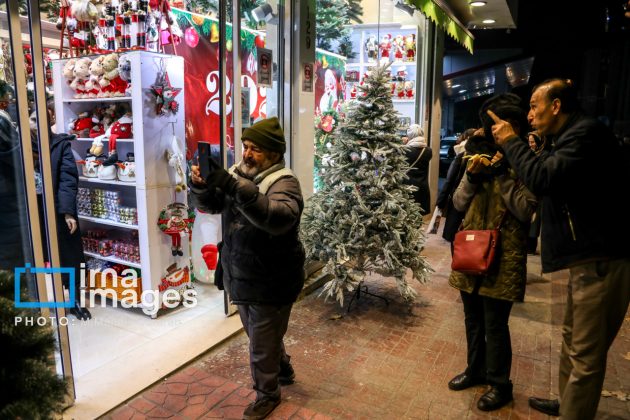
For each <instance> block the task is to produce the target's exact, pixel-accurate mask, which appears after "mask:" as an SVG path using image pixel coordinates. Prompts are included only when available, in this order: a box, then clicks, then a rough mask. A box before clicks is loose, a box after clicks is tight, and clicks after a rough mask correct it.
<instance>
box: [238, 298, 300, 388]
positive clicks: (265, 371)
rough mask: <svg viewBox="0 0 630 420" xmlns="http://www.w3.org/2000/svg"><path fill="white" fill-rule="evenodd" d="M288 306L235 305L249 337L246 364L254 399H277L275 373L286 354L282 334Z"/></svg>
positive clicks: (276, 378) (287, 320)
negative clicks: (247, 362) (254, 394)
mask: <svg viewBox="0 0 630 420" xmlns="http://www.w3.org/2000/svg"><path fill="white" fill-rule="evenodd" d="M292 306H293V304H288V305H238V313H239V315H240V317H241V322H242V323H243V327H244V328H245V332H246V333H247V336H248V337H249V365H250V369H251V373H252V379H253V380H254V389H255V390H256V399H261V398H263V397H269V398H274V399H277V398H280V384H279V383H278V374H279V373H280V366H281V365H282V364H289V360H290V357H289V356H288V355H287V353H286V351H285V349H284V341H283V339H284V334H285V333H286V332H287V327H288V326H289V316H290V315H291V307H292Z"/></svg>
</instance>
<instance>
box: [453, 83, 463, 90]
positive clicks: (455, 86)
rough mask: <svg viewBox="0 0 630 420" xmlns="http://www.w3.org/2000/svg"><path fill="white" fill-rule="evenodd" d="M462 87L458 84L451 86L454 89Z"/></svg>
mask: <svg viewBox="0 0 630 420" xmlns="http://www.w3.org/2000/svg"><path fill="white" fill-rule="evenodd" d="M460 86H461V85H460V84H459V83H458V84H456V85H453V86H451V87H452V88H453V89H455V88H458V87H460Z"/></svg>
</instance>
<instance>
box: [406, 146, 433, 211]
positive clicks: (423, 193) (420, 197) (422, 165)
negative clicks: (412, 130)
mask: <svg viewBox="0 0 630 420" xmlns="http://www.w3.org/2000/svg"><path fill="white" fill-rule="evenodd" d="M423 150H424V152H422V151H423ZM420 153H422V156H420ZM418 156H420V159H418ZM432 156H433V152H432V151H431V148H430V147H428V146H424V147H414V146H412V147H406V148H405V157H406V158H407V162H408V163H409V165H413V166H411V168H410V169H409V171H408V172H407V176H408V177H409V179H408V180H406V181H405V183H406V184H409V185H414V186H416V187H417V188H418V189H417V190H416V191H414V192H413V199H414V201H415V202H416V203H418V204H420V207H422V215H423V216H424V215H425V214H428V213H430V207H431V190H430V189H429V163H430V162H431V157H432Z"/></svg>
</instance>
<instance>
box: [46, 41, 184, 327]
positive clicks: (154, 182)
mask: <svg viewBox="0 0 630 420" xmlns="http://www.w3.org/2000/svg"><path fill="white" fill-rule="evenodd" d="M125 55H126V56H127V57H128V58H129V62H130V65H131V76H132V77H131V80H132V84H131V86H130V87H129V92H130V95H131V96H116V97H113V98H85V99H76V98H74V95H75V92H74V91H73V90H72V89H71V88H70V86H69V85H68V83H66V79H65V78H64V76H63V67H64V65H65V63H66V61H67V59H61V60H53V62H52V73H53V87H54V89H53V90H54V97H55V114H56V117H57V121H58V122H59V124H58V127H67V125H68V122H69V121H70V120H72V119H75V118H78V117H79V115H80V114H81V113H83V112H88V113H91V112H92V111H93V110H94V109H95V108H97V107H98V106H99V105H102V104H112V103H118V104H122V105H123V106H122V108H129V111H130V112H131V118H132V120H133V139H118V141H117V144H118V148H119V150H118V153H119V156H120V158H121V159H123V158H124V157H125V156H127V154H128V153H133V154H134V158H135V163H136V165H135V166H136V168H135V170H136V172H135V174H136V179H135V182H122V181H118V180H115V181H112V180H99V179H98V178H86V177H81V178H80V181H81V183H80V185H81V186H82V187H84V188H88V189H96V188H101V189H106V190H108V191H115V192H119V193H120V194H121V198H122V199H123V200H124V202H126V203H129V204H128V205H133V207H135V208H136V209H137V216H138V221H137V225H128V224H126V223H120V222H114V221H112V220H108V219H101V218H98V217H91V216H79V224H80V226H81V228H82V229H84V230H87V229H89V228H90V225H92V224H93V225H92V226H103V227H109V229H111V230H112V236H118V235H117V234H118V233H129V231H130V230H133V231H137V232H138V246H139V250H140V262H139V263H129V262H127V261H123V260H120V259H118V260H115V262H119V263H120V264H125V265H128V266H131V267H136V268H139V269H141V270H142V290H143V291H145V290H147V291H149V290H153V291H156V292H159V294H160V295H162V294H163V293H164V292H165V291H164V290H160V284H161V279H162V278H163V277H164V276H165V274H166V269H167V268H168V267H169V266H171V265H172V264H173V263H176V264H177V266H178V267H180V268H184V267H186V266H189V264H190V256H189V249H190V244H189V243H188V240H187V239H184V240H183V241H182V250H183V253H184V255H183V256H173V255H172V252H171V237H170V236H169V235H165V234H164V233H163V232H162V231H161V230H160V228H159V226H158V224H157V221H158V219H159V217H160V212H161V210H162V209H163V208H164V207H166V206H167V205H168V204H170V203H173V202H180V203H187V196H186V192H185V191H183V192H175V173H174V170H173V169H172V168H171V167H170V166H169V165H168V161H167V159H166V157H165V154H166V150H167V149H169V148H170V146H171V142H172V140H173V135H175V136H176V138H177V139H180V144H179V146H180V148H182V151H183V153H184V154H185V153H186V149H185V146H186V145H185V141H184V139H185V137H186V133H185V127H184V125H185V118H184V116H185V115H186V111H185V104H186V92H185V90H182V91H181V92H180V93H179V95H177V98H176V101H177V102H178V103H179V112H178V114H177V115H176V116H173V115H163V116H158V115H156V112H155V106H151V104H150V102H151V101H150V99H149V98H150V97H151V95H150V92H151V89H152V85H153V84H154V83H155V80H156V77H157V72H158V70H160V69H162V70H163V71H165V72H168V75H169V79H170V82H171V84H172V85H173V86H174V87H176V88H183V87H184V59H183V58H182V57H178V56H172V55H166V54H157V53H152V52H147V51H130V52H127V53H125ZM127 104H128V105H127ZM173 121H175V122H173ZM92 141H93V139H91V138H86V137H82V138H79V139H78V141H73V142H71V145H72V148H73V152H74V154H75V155H77V158H78V159H84V158H85V156H86V153H87V152H86V148H87V147H88V146H89V143H88V142H92ZM104 147H107V142H104ZM105 150H107V149H105ZM77 169H78V171H79V174H82V168H81V167H77ZM131 203H133V204H131ZM116 231H118V232H116ZM90 256H94V257H95V258H101V259H107V260H109V261H114V260H113V259H112V258H115V257H101V256H100V255H90ZM151 304H152V302H148V301H147V302H145V303H143V305H147V306H150V305H151ZM155 316H157V315H153V316H152V317H153V318H154V317H155Z"/></svg>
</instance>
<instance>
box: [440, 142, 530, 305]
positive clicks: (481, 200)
mask: <svg viewBox="0 0 630 420" xmlns="http://www.w3.org/2000/svg"><path fill="white" fill-rule="evenodd" d="M473 139H474V138H471V139H470V140H469V141H468V144H467V145H466V150H467V154H474V153H480V152H481V151H482V149H477V150H475V149H474V148H473V147H472V146H474V144H475V142H474V141H473ZM469 146H471V147H470V148H469ZM464 164H465V163H464ZM536 203H537V202H536V197H535V196H534V195H533V194H532V193H530V192H529V191H528V190H527V188H525V186H524V185H523V183H521V182H520V181H519V180H518V179H517V178H516V174H515V172H514V171H512V170H511V169H509V168H507V167H503V168H501V170H500V171H497V172H496V173H492V171H489V173H487V174H484V175H483V176H479V177H475V176H470V175H468V174H466V175H465V176H464V177H463V178H462V181H461V182H460V184H459V186H458V187H457V190H456V191H455V194H454V195H453V204H454V206H455V208H457V210H459V211H465V212H466V215H465V217H464V221H463V228H464V229H475V230H477V229H494V228H496V227H497V226H498V225H499V223H500V222H501V218H502V217H503V222H502V224H501V234H500V235H501V236H500V240H499V246H498V249H497V252H498V254H497V259H498V261H497V264H496V265H495V267H494V269H493V270H492V271H491V272H490V273H489V274H487V275H480V276H477V275H470V274H463V273H460V272H457V271H453V272H451V275H450V278H449V283H450V284H451V286H453V287H455V288H457V289H459V290H463V291H465V292H468V293H472V292H473V290H475V289H476V288H478V290H479V295H481V296H487V297H492V298H495V299H503V300H509V301H522V300H523V297H524V296H525V282H526V277H527V233H528V229H529V221H530V219H531V216H532V213H533V212H534V210H535V208H536ZM504 214H505V216H503V215H504Z"/></svg>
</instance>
